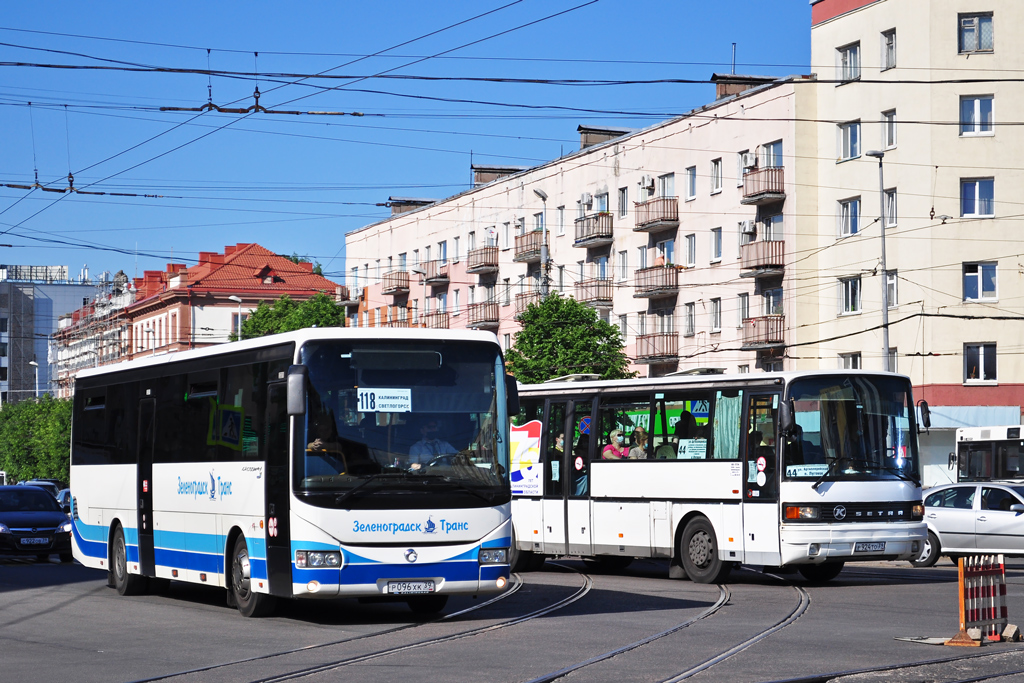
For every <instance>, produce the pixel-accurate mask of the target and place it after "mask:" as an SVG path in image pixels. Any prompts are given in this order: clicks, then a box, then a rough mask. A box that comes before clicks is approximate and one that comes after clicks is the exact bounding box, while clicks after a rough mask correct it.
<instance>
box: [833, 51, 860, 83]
mask: <svg viewBox="0 0 1024 683" xmlns="http://www.w3.org/2000/svg"><path fill="white" fill-rule="evenodd" d="M857 78H860V43H859V42H857V43H850V44H849V45H845V46H843V47H840V48H837V49H836V79H837V80H839V81H841V82H846V81H852V80H854V79H857Z"/></svg>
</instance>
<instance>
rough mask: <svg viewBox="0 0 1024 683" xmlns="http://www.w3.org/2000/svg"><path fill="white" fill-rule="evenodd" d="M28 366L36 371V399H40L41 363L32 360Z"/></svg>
mask: <svg viewBox="0 0 1024 683" xmlns="http://www.w3.org/2000/svg"><path fill="white" fill-rule="evenodd" d="M28 364H29V365H31V366H32V367H33V368H35V370H36V398H39V363H37V362H35V361H34V360H30V361H29V362H28Z"/></svg>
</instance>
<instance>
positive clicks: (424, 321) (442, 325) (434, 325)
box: [420, 311, 449, 330]
mask: <svg viewBox="0 0 1024 683" xmlns="http://www.w3.org/2000/svg"><path fill="white" fill-rule="evenodd" d="M448 316H449V314H448V313H446V312H441V311H439V312H435V313H427V314H425V315H423V316H422V317H421V318H420V324H421V325H422V326H423V327H426V328H427V329H430V330H447V329H448V326H449V319H448Z"/></svg>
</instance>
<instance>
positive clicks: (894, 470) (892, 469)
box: [879, 467, 921, 486]
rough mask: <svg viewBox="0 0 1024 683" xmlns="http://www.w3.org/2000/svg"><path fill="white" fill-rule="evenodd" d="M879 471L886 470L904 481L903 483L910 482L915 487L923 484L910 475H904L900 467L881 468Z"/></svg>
mask: <svg viewBox="0 0 1024 683" xmlns="http://www.w3.org/2000/svg"><path fill="white" fill-rule="evenodd" d="M879 469H881V470H884V471H886V472H892V473H893V474H895V475H896V477H897V478H899V479H902V480H903V481H909V482H910V483H911V484H913V485H914V486H920V485H921V482H919V481H918V480H917V479H915V478H914V477H912V476H910V475H909V474H903V470H901V469H900V468H898V467H880V468H879Z"/></svg>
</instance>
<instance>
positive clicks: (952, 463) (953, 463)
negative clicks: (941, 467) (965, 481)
mask: <svg viewBox="0 0 1024 683" xmlns="http://www.w3.org/2000/svg"><path fill="white" fill-rule="evenodd" d="M954 467H956V453H950V454H949V465H948V466H947V468H946V469H950V470H951V469H953V468H954Z"/></svg>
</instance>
